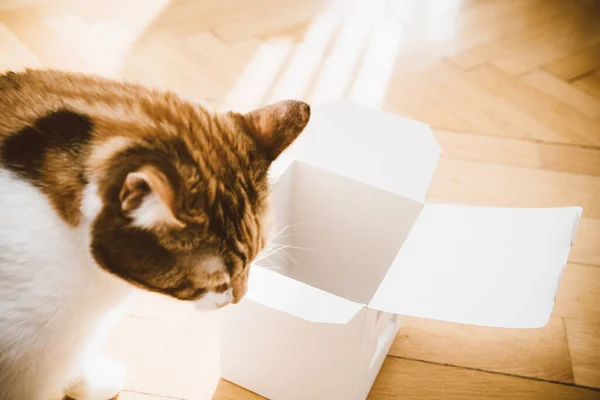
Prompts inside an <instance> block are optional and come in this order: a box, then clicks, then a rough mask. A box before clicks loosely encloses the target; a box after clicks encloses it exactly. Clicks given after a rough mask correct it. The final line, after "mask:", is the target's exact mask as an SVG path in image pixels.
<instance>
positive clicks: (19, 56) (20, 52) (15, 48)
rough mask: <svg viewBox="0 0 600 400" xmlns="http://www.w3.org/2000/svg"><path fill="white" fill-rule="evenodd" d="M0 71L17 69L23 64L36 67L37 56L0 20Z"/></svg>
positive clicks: (37, 62)
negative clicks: (0, 52) (0, 53)
mask: <svg viewBox="0 0 600 400" xmlns="http://www.w3.org/2000/svg"><path fill="white" fill-rule="evenodd" d="M0 49H2V57H0V72H5V71H8V70H19V69H22V68H23V67H24V66H29V67H37V66H38V64H39V61H38V58H37V57H36V56H35V54H33V53H32V52H31V51H30V50H29V49H28V48H27V47H26V46H25V45H24V44H23V42H21V41H20V40H19V38H17V37H16V36H15V35H14V34H13V32H12V31H11V30H10V29H9V28H8V27H7V26H6V25H4V24H3V23H2V22H1V21H0Z"/></svg>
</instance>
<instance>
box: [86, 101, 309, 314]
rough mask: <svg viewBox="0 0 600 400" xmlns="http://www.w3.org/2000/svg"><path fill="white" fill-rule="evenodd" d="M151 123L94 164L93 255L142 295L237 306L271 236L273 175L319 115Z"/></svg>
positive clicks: (104, 145)
mask: <svg viewBox="0 0 600 400" xmlns="http://www.w3.org/2000/svg"><path fill="white" fill-rule="evenodd" d="M148 114H149V115H152V118H154V121H153V123H151V124H148V125H147V127H146V128H139V127H136V128H135V130H140V129H141V130H140V131H138V132H136V133H135V134H124V135H122V136H121V135H119V136H113V137H111V138H110V139H107V140H105V141H103V142H101V143H99V144H98V145H97V146H96V147H95V149H94V151H93V153H92V155H91V158H90V165H89V167H88V169H89V173H88V174H89V175H90V176H92V177H93V178H92V180H91V181H92V184H91V185H89V186H88V189H89V190H92V191H93V192H95V193H93V195H96V196H98V198H99V199H100V200H101V202H100V203H101V206H100V207H99V208H100V209H99V211H98V212H97V213H95V217H94V219H93V223H92V224H91V250H92V255H93V257H94V258H95V260H96V262H97V264H98V265H99V266H100V267H101V268H103V269H104V270H106V271H108V272H110V273H112V274H114V275H117V276H118V277H120V278H122V279H125V280H127V281H128V282H130V283H133V284H134V285H136V286H138V287H140V288H142V289H145V290H150V291H153V292H158V293H162V294H165V295H168V296H171V297H174V298H177V299H181V300H190V301H191V300H194V301H197V302H198V305H200V306H202V305H204V306H206V307H204V308H205V309H212V308H215V307H216V308H218V307H221V306H224V305H227V304H229V303H236V302H238V301H239V300H240V299H241V298H243V296H244V295H245V293H246V289H247V281H248V275H249V266H250V263H251V262H252V261H253V259H255V257H256V256H257V255H258V254H259V253H260V252H261V251H262V250H263V249H264V247H265V245H266V244H267V242H268V240H269V234H270V232H271V228H272V226H271V221H272V210H271V208H270V205H269V196H270V192H269V186H268V169H269V166H270V165H271V163H272V162H273V161H274V160H275V159H276V158H277V157H278V156H279V155H280V154H281V153H282V152H283V151H284V150H285V149H286V148H287V147H288V146H289V145H290V144H291V143H292V142H293V141H294V140H295V139H296V138H297V136H298V135H299V134H300V133H301V132H302V130H303V129H304V127H305V126H306V124H307V123H308V120H309V118H310V107H309V106H308V105H307V104H305V103H302V102H298V101H284V102H279V103H275V104H272V105H269V106H266V107H263V108H260V109H257V110H254V111H252V112H249V113H245V114H241V113H235V112H229V113H220V114H215V113H211V112H208V111H207V110H205V109H203V108H202V107H199V106H197V105H191V104H187V103H186V104H180V105H179V107H178V109H176V110H173V109H171V110H170V111H165V110H162V111H161V112H158V110H154V112H153V113H148ZM104 128H107V127H104ZM99 129H102V127H101V126H99Z"/></svg>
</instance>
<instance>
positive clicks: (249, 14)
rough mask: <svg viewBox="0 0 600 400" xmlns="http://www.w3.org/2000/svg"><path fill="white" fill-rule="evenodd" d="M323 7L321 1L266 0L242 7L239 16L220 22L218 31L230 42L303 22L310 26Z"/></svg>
mask: <svg viewBox="0 0 600 400" xmlns="http://www.w3.org/2000/svg"><path fill="white" fill-rule="evenodd" d="M320 10H321V5H320V3H319V2H318V1H315V0H310V1H303V2H298V1H290V0H284V1H281V0H263V1H262V2H261V3H259V5H258V6H257V5H256V4H251V5H250V6H248V7H246V8H245V9H244V10H240V12H239V13H238V14H237V16H236V18H232V19H230V20H229V21H227V22H226V23H223V24H220V25H219V26H218V27H216V28H215V29H214V32H215V33H216V34H217V36H219V37H220V38H222V39H223V40H225V41H226V42H233V41H236V40H240V39H243V38H246V37H248V36H267V35H269V34H270V33H274V32H278V31H281V30H282V29H284V28H286V27H289V26H293V25H299V24H306V25H308V24H309V23H310V21H311V19H313V18H314V17H316V16H317V14H318V13H319V11H320Z"/></svg>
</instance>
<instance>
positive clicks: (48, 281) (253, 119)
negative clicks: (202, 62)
mask: <svg viewBox="0 0 600 400" xmlns="http://www.w3.org/2000/svg"><path fill="white" fill-rule="evenodd" d="M309 118H310V108H309V106H308V105H306V104H305V103H302V102H298V101H285V102H280V103H276V104H273V105H270V106H267V107H264V108H261V109H257V110H255V111H252V112H249V113H245V114H241V113H236V112H229V113H219V114H217V113H212V112H209V111H208V110H206V109H205V108H203V107H202V106H200V105H198V104H194V103H190V102H187V101H185V100H182V99H181V98H179V97H178V96H177V95H175V94H173V93H169V92H160V91H156V90H151V89H147V88H144V87H141V86H137V85H133V84H128V83H122V82H115V81H110V80H105V79H102V78H98V77H91V76H85V75H81V74H71V73H63V72H59V71H53V70H27V71H23V72H19V73H14V72H11V73H7V74H4V75H0V400H50V399H54V398H58V399H61V398H63V396H68V397H71V398H73V399H76V400H109V399H111V398H115V396H117V395H118V393H119V391H120V390H121V389H122V388H123V384H124V377H125V371H123V369H122V368H121V367H120V366H119V364H117V363H115V362H113V361H110V360H107V359H104V358H103V356H102V353H101V348H102V343H103V339H104V338H105V336H106V333H107V332H108V330H109V329H110V326H111V324H112V322H114V317H115V315H118V309H119V306H120V305H121V304H122V303H123V301H124V300H125V299H127V297H128V296H129V295H130V294H131V293H132V291H133V290H136V287H137V288H139V289H143V290H149V291H153V292H157V293H162V294H164V295H167V296H171V297H174V298H177V299H180V300H184V301H196V302H199V303H200V304H201V305H204V306H205V308H207V309H210V308H213V309H214V308H218V307H221V306H224V305H227V304H229V303H236V302H238V301H239V300H240V299H241V298H242V297H243V296H244V295H245V293H246V285H247V278H248V273H249V265H250V263H251V261H252V260H253V259H254V258H255V257H256V256H257V254H258V253H259V252H260V251H261V250H262V249H263V248H264V246H265V243H266V241H267V233H268V232H269V230H270V223H269V220H270V219H269V215H270V209H269V189H268V183H267V182H268V180H267V172H268V168H269V165H270V164H271V163H272V161H274V160H275V159H276V158H277V157H278V156H279V154H280V153H281V152H282V151H284V150H285V149H286V148H287V146H289V145H290V144H291V143H292V142H293V141H294V140H295V138H296V137H297V136H298V135H299V134H300V133H301V131H302V130H303V129H304V127H305V125H306V124H307V122H308V120H309Z"/></svg>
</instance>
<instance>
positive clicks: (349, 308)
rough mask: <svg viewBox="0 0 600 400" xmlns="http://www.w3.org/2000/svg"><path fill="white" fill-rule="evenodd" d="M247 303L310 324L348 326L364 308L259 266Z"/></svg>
mask: <svg viewBox="0 0 600 400" xmlns="http://www.w3.org/2000/svg"><path fill="white" fill-rule="evenodd" d="M246 299H249V300H253V301H255V302H257V303H260V304H262V305H264V306H267V307H271V308H273V309H275V310H278V311H282V312H284V313H287V314H291V315H294V316H296V317H299V318H302V319H305V320H307V321H311V322H326V323H331V324H346V323H348V322H349V321H350V320H351V319H352V318H353V317H354V316H355V315H356V314H357V313H358V312H359V311H360V310H361V309H363V308H364V307H365V305H364V304H359V303H354V302H352V301H350V300H346V299H344V298H342V297H338V296H336V295H333V294H331V293H328V292H326V291H324V290H321V289H317V288H315V287H312V286H310V285H307V284H305V283H302V282H299V281H296V280H294V279H292V278H288V277H287V276H284V275H281V274H278V273H277V272H275V271H271V270H269V269H266V268H262V267H260V266H258V265H254V266H252V270H251V271H250V279H249V282H248V293H247V294H246Z"/></svg>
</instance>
